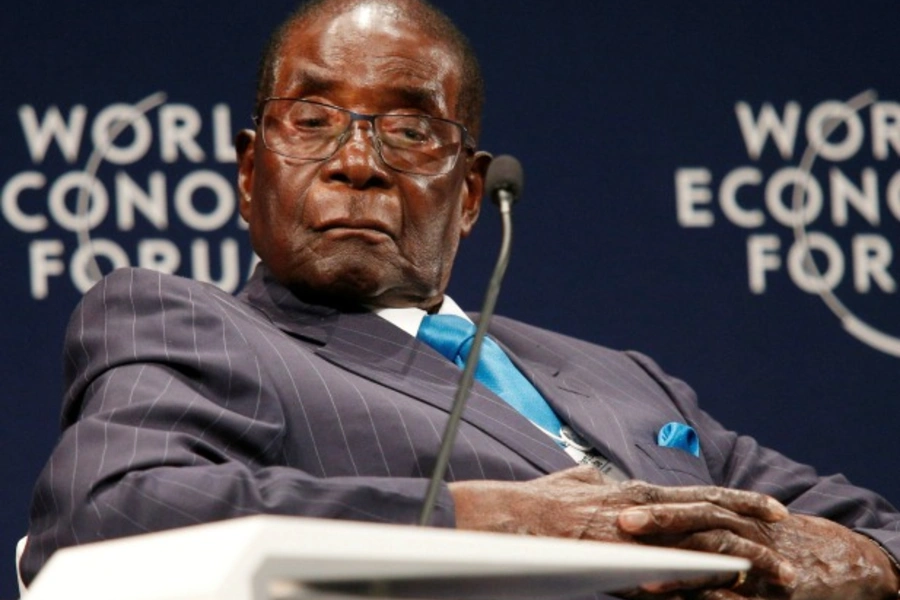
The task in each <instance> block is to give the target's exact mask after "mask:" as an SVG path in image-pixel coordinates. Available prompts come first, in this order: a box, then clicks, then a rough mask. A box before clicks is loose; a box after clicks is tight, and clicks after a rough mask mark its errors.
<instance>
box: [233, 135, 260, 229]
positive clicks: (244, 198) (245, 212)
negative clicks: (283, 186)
mask: <svg viewBox="0 0 900 600" xmlns="http://www.w3.org/2000/svg"><path fill="white" fill-rule="evenodd" d="M255 140H256V132H255V131H253V130H252V129H242V130H241V131H239V132H238V134H237V136H236V137H235V138H234V148H235V150H237V162H238V178H237V188H238V195H239V196H240V206H239V210H240V212H241V217H243V218H244V220H245V221H247V222H248V223H249V222H250V215H251V214H252V211H253V205H252V203H251V200H252V195H251V192H252V191H253V167H254V160H255V158H256V157H255V156H254V141H255Z"/></svg>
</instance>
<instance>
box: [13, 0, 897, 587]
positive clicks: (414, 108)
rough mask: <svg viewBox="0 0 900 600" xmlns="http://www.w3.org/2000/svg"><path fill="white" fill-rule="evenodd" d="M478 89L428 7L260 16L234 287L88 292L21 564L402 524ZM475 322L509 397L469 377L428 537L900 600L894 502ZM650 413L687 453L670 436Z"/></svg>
mask: <svg viewBox="0 0 900 600" xmlns="http://www.w3.org/2000/svg"><path fill="white" fill-rule="evenodd" d="M481 98H482V91H481V81H480V75H479V70H478V65H477V61H476V60H475V58H474V56H473V55H472V52H471V50H470V49H469V47H468V45H467V43H466V41H465V40H464V38H463V37H462V36H461V35H460V34H459V33H458V32H457V30H456V29H455V28H454V27H453V25H452V24H451V23H450V22H449V21H448V20H447V18H446V17H445V16H443V15H442V14H441V13H439V12H438V11H437V10H436V9H434V8H433V7H431V6H429V5H427V4H425V3H424V2H421V1H419V0H324V1H318V2H313V3H310V4H307V5H305V6H304V7H302V8H301V9H300V10H299V11H298V12H297V13H295V14H294V15H293V16H292V17H291V18H290V19H289V20H288V21H287V22H286V23H285V24H284V25H283V26H282V27H281V28H280V29H278V30H277V31H276V32H275V34H274V35H273V37H272V40H271V43H270V45H269V47H268V49H267V52H266V54H265V57H264V60H263V63H262V68H261V71H260V79H259V89H258V98H257V113H256V119H255V122H256V128H255V130H254V131H244V132H241V134H240V135H239V137H238V140H237V141H238V144H237V146H238V154H239V173H238V188H239V191H240V197H241V204H240V210H241V214H242V215H243V217H244V218H245V219H246V220H247V222H248V223H249V226H250V236H251V240H252V243H253V247H254V249H255V250H256V252H257V253H258V255H259V256H260V258H261V260H262V262H261V264H260V266H259V267H258V269H257V270H256V272H255V274H254V275H253V277H252V279H251V281H250V282H249V283H248V285H247V287H246V289H245V290H244V291H243V292H242V293H241V294H240V295H238V296H237V297H236V298H235V297H231V296H228V295H226V294H224V293H222V292H221V291H219V290H217V289H215V288H213V287H211V286H207V285H203V284H199V283H196V282H192V281H189V280H185V279H181V278H177V277H172V276H166V275H162V274H159V273H155V272H149V271H143V270H122V271H117V272H114V273H113V274H112V275H110V276H109V277H107V278H106V279H104V280H103V281H102V282H101V283H100V284H98V285H97V286H96V287H95V288H94V289H93V290H92V291H91V292H90V293H88V294H87V295H86V297H85V298H84V300H83V302H82V303H81V304H80V305H79V307H78V309H77V311H76V312H75V314H74V316H73V319H72V321H71V325H70V329H69V332H68V338H67V345H66V358H67V363H66V364H67V384H68V393H67V395H66V398H65V405H64V409H63V418H64V424H65V429H64V432H63V435H62V438H61V440H60V443H59V446H58V447H57V449H56V451H55V452H54V454H53V456H52V457H51V459H50V462H49V463H48V465H47V467H46V469H45V470H44V472H43V473H42V475H41V478H40V480H39V482H38V484H37V487H36V490H35V495H34V502H33V509H32V523H31V529H30V532H29V543H28V547H27V550H26V553H25V557H24V560H23V562H22V568H23V572H24V574H25V576H26V579H27V580H28V579H31V578H33V577H34V575H35V574H36V573H37V571H38V570H39V569H40V567H41V565H42V564H43V563H44V562H45V561H46V559H47V558H48V557H49V556H50V554H51V553H52V552H53V551H55V550H56V549H57V548H59V547H62V546H66V545H71V544H78V543H84V542H89V541H96V540H102V539H109V538H114V537H119V536H125V535H133V534H138V533H142V532H147V531H154V530H160V529H167V528H172V527H179V526H185V525H192V524H196V523H202V522H207V521H214V520H220V519H226V518H229V517H237V516H242V515H248V514H255V513H273V514H286V515H305V516H313V517H327V518H339V519H357V520H373V521H384V522H394V523H413V522H415V520H416V515H417V514H418V512H419V509H420V506H421V503H422V499H423V496H424V492H425V488H426V483H427V482H426V479H427V476H428V474H429V472H430V470H431V466H432V465H433V463H434V457H435V454H436V452H437V449H438V445H439V437H440V432H441V431H442V429H443V426H444V422H445V421H446V418H447V413H448V410H449V407H450V404H451V400H452V396H453V392H454V389H455V385H456V381H457V379H458V377H459V368H458V367H457V366H456V365H455V364H454V363H453V362H451V360H448V357H447V356H445V355H444V354H443V353H442V352H439V351H438V350H435V349H434V348H432V347H431V346H430V345H429V344H430V343H432V341H431V340H430V339H429V336H428V335H427V333H425V332H424V330H426V329H428V328H429V327H431V325H427V324H426V323H431V322H432V321H431V319H432V317H433V316H434V315H443V316H448V317H449V319H450V320H449V321H446V322H448V323H451V322H452V323H456V324H458V323H460V322H462V323H463V324H464V326H468V325H467V324H466V320H467V317H465V315H464V313H463V312H462V311H461V310H460V309H459V307H457V305H456V304H454V303H453V301H452V300H451V299H450V298H448V297H447V296H446V295H445V294H444V290H445V289H446V287H447V284H448V281H449V278H450V273H451V268H452V265H453V261H454V257H455V254H456V250H457V246H458V244H459V242H460V240H461V238H463V237H465V236H466V235H467V234H468V233H469V232H470V231H471V230H472V227H473V226H474V224H475V221H476V219H477V217H478V213H479V208H480V201H481V196H482V191H483V180H484V175H485V172H486V170H487V166H488V164H489V162H490V157H489V155H487V154H485V153H483V152H478V151H476V139H477V137H478V132H479V115H480V109H481ZM491 335H492V337H493V338H494V339H495V340H496V341H497V342H498V344H499V346H498V353H499V354H501V355H504V356H505V357H507V358H508V359H509V360H511V361H512V362H511V364H514V365H515V367H511V368H512V371H515V374H514V376H515V377H518V380H519V383H520V384H522V387H520V388H519V389H520V390H522V391H521V392H520V393H517V394H515V396H516V397H509V396H508V395H507V394H505V393H504V392H502V391H498V390H496V389H494V388H493V387H489V386H487V387H486V386H485V385H482V384H481V383H478V384H476V386H475V389H474V392H473V396H472V399H471V402H470V405H469V407H468V409H467V412H466V414H465V416H464V420H463V424H462V427H461V430H460V436H459V439H458V441H457V444H456V447H455V450H454V452H453V455H452V458H451V461H450V469H449V473H448V480H449V483H447V484H445V485H444V486H443V488H442V489H441V491H440V493H439V496H438V502H437V509H436V515H435V520H434V523H435V524H436V525H440V526H448V527H450V526H455V527H458V528H466V529H477V530H490V531H505V532H511V533H525V534H531V535H543V536H563V537H578V538H588V539H597V540H606V541H618V542H624V543H645V544H657V545H663V546H672V547H679V548H690V549H696V550H704V551H710V552H721V553H727V554H733V555H737V556H744V557H747V558H749V559H750V560H751V561H752V563H753V569H752V570H751V572H750V573H749V574H748V575H747V576H746V577H744V576H742V577H741V578H739V580H738V581H728V582H722V581H717V580H715V579H705V580H701V581H690V582H675V583H672V584H670V585H665V586H657V587H653V588H647V589H643V590H633V591H631V592H628V593H629V594H631V595H640V596H643V595H647V596H658V597H670V598H675V597H683V596H684V595H690V596H691V597H705V598H739V597H766V598H768V597H772V598H782V597H790V598H819V599H822V598H840V599H842V600H846V599H848V598H891V597H896V595H897V591H898V588H900V586H898V573H897V571H896V569H895V567H894V564H895V563H893V560H894V558H893V557H894V556H897V555H898V554H900V535H898V534H897V533H895V532H896V531H898V524H900V515H898V514H897V512H896V511H895V510H894V509H893V508H892V507H890V506H889V505H888V504H887V503H886V502H885V501H884V500H882V499H881V498H879V497H878V496H877V495H875V494H873V493H871V492H868V491H865V490H861V489H858V488H855V487H853V486H851V485H850V484H849V483H848V482H847V481H845V480H844V479H843V478H841V477H839V476H835V477H827V478H820V477H818V476H817V475H816V474H815V473H814V472H813V470H812V469H810V468H809V467H806V466H803V465H799V464H796V463H794V462H791V461H789V460H788V459H786V458H784V457H782V456H780V455H778V454H777V453H775V452H772V451H770V450H767V449H764V448H760V447H759V446H758V445H757V444H756V443H755V442H754V441H753V440H752V439H749V438H746V437H741V436H738V435H736V434H734V433H732V432H730V431H727V430H725V429H724V428H722V427H721V426H720V425H719V424H718V423H716V422H715V421H714V420H713V419H711V418H710V417H709V416H708V415H706V414H705V413H703V412H702V411H701V410H700V409H699V408H698V407H697V405H696V400H695V398H694V395H693V393H692V392H691V391H690V389H689V388H687V387H686V386H685V385H684V384H682V383H680V382H678V381H676V380H674V379H671V378H669V377H667V376H666V375H665V374H664V373H662V372H661V371H660V370H659V368H658V367H657V366H656V365H655V364H654V363H653V362H652V361H650V360H649V359H648V358H646V357H644V356H641V355H639V354H635V353H620V352H615V351H612V350H608V349H604V348H600V347H597V346H594V345H591V344H588V343H585V342H582V341H578V340H574V339H571V338H568V337H564V336H561V335H557V334H553V333H550V332H547V331H543V330H540V329H537V328H534V327H530V326H527V325H524V324H521V323H516V322H513V321H510V320H507V319H502V318H498V319H497V320H496V321H495V323H494V325H493V326H492V333H491ZM417 336H418V337H420V338H422V339H417ZM423 340H424V341H423ZM451 358H452V357H451ZM504 360H506V359H504ZM523 382H524V383H523ZM525 397H527V398H528V400H527V402H525V401H523V400H522V399H523V398H525ZM519 401H522V402H524V404H526V405H527V407H525V408H523V407H522V406H521V405H519V404H517V403H518V402H519ZM529 407H530V408H529ZM667 424H672V425H675V427H676V429H679V430H680V431H681V432H682V433H684V432H689V434H690V435H696V436H698V437H699V445H698V444H696V443H688V444H684V445H681V447H678V445H676V447H668V446H666V445H665V444H663V445H660V444H659V443H657V438H658V437H659V435H660V430H661V429H664V428H665V426H666V425H667ZM576 463H582V466H573V465H575V464H576ZM785 507H786V508H785Z"/></svg>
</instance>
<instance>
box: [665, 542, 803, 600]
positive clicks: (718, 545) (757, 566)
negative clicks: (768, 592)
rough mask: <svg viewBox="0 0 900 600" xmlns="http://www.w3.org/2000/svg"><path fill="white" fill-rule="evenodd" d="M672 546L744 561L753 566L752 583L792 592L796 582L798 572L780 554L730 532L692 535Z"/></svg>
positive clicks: (751, 571)
mask: <svg viewBox="0 0 900 600" xmlns="http://www.w3.org/2000/svg"><path fill="white" fill-rule="evenodd" d="M674 546H675V547H677V548H681V549H682V550H696V551H699V552H712V553H714V554H725V555H728V556H737V557H740V558H746V559H747V560H749V561H750V563H751V565H752V566H751V568H750V575H751V577H752V578H753V579H756V580H762V581H765V582H766V583H770V584H772V585H777V586H779V587H782V588H784V589H787V590H790V589H792V588H793V586H794V582H795V581H796V579H797V570H796V569H795V568H794V566H793V565H792V564H791V563H790V561H788V560H787V559H785V558H784V557H783V556H781V555H780V554H779V553H777V552H775V551H774V550H772V549H771V548H768V547H766V546H764V545H762V544H757V543H756V542H752V541H750V540H748V539H745V538H742V537H740V536H738V535H735V534H734V533H732V532H730V531H725V530H716V531H706V532H703V533H695V534H692V535H689V536H687V537H685V538H683V539H682V540H681V541H679V542H678V543H676V544H674Z"/></svg>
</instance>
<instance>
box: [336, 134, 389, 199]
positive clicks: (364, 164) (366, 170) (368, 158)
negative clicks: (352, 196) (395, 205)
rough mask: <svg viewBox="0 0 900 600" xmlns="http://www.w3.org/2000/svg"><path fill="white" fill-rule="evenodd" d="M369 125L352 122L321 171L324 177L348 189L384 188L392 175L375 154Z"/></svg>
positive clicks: (375, 144) (376, 153) (375, 147)
mask: <svg viewBox="0 0 900 600" xmlns="http://www.w3.org/2000/svg"><path fill="white" fill-rule="evenodd" d="M378 143H379V142H378V139H377V138H376V137H375V131H374V130H373V128H372V123H369V122H366V121H354V122H352V123H351V124H350V127H349V129H348V130H347V132H346V133H345V134H344V135H343V136H342V140H341V145H340V146H339V147H338V149H337V150H336V151H335V153H334V156H332V157H331V159H329V160H328V161H327V162H326V164H325V167H324V169H323V170H324V172H325V173H324V174H325V176H326V177H327V178H328V179H329V180H331V181H340V182H342V183H346V184H348V185H350V186H351V187H354V188H357V189H363V188H367V187H387V186H388V185H389V182H390V177H391V172H390V170H389V169H388V167H387V165H385V164H384V161H383V160H382V159H381V155H380V153H379V151H378V146H377V145H378Z"/></svg>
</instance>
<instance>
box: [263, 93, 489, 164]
mask: <svg viewBox="0 0 900 600" xmlns="http://www.w3.org/2000/svg"><path fill="white" fill-rule="evenodd" d="M253 121H254V122H255V123H256V125H257V127H259V128H260V129H261V130H262V139H263V143H264V144H265V145H266V148H268V149H269V150H271V151H272V152H275V153H276V154H280V155H282V156H287V157H289V158H297V159H301V160H311V161H315V160H327V159H329V158H331V157H332V156H333V155H334V153H335V152H337V150H338V148H340V147H341V145H342V144H343V143H344V142H345V141H346V140H347V138H348V137H349V136H350V131H351V127H352V125H353V123H354V122H356V121H366V122H368V123H371V124H372V140H373V145H374V146H375V150H376V151H377V152H378V156H380V157H381V160H382V161H384V164H386V165H387V166H389V167H390V168H392V169H395V170H397V171H402V172H404V173H415V174H419V175H441V174H443V173H447V172H448V171H450V170H451V169H453V167H454V166H455V165H456V161H457V159H458V158H459V154H460V151H461V150H462V149H463V148H465V149H466V150H468V151H472V150H474V149H475V141H474V140H473V139H472V137H471V136H470V135H469V132H468V131H467V130H466V128H465V127H463V126H462V125H461V124H459V123H457V122H455V121H449V120H447V119H440V118H438V117H429V116H426V115H415V114H387V115H363V114H359V113H355V112H353V111H351V110H347V109H345V108H340V107H338V106H331V105H330V104H323V103H321V102H313V101H312V100H298V99H296V98H277V97H273V98H266V99H265V100H264V101H263V104H262V107H261V108H260V109H259V111H258V112H257V114H256V115H254V117H253Z"/></svg>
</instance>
